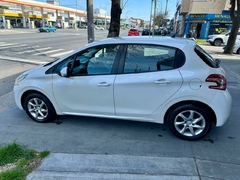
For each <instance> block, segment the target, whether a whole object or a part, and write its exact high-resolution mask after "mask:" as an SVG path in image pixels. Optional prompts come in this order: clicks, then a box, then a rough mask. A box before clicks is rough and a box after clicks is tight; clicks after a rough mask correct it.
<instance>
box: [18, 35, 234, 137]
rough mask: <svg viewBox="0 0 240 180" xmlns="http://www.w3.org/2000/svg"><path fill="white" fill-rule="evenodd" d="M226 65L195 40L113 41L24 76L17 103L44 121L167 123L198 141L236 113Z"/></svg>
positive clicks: (175, 131)
mask: <svg viewBox="0 0 240 180" xmlns="http://www.w3.org/2000/svg"><path fill="white" fill-rule="evenodd" d="M219 63H220V62H219V61H218V60H214V59H213V58H212V57H211V56H210V55H209V54H207V53H206V52H205V51H204V50H203V49H201V48H200V47H199V46H198V45H197V44H196V42H195V41H192V40H187V39H177V38H170V37H154V38H152V37H142V36H140V37H119V38H107V39H103V40H100V41H95V42H93V43H90V44H88V45H87V46H85V47H83V48H80V49H78V50H76V51H74V52H73V53H71V54H69V55H67V56H65V57H63V58H61V59H59V60H57V61H54V62H51V63H48V64H45V65H42V66H39V67H37V68H35V69H32V70H29V71H27V72H25V73H23V74H22V75H20V76H19V77H18V78H17V79H16V81H15V86H14V95H15V101H16V104H17V106H18V107H19V108H20V109H24V110H25V111H26V113H27V114H28V116H29V117H30V118H32V119H33V120H34V121H37V122H48V121H53V120H54V118H55V117H56V115H66V114H68V115H82V116H93V117H101V118H117V119H124V120H137V121H144V122H153V123H167V124H168V126H169V129H170V130H171V131H172V133H173V134H175V135H176V136H177V137H179V138H181V139H185V140H196V139H200V138H202V137H204V136H205V135H206V134H207V133H208V132H209V131H210V129H211V127H212V124H214V125H215V126H222V125H223V124H224V123H225V122H226V120H227V119H228V117H229V114H230V110H231V104H232V99H231V95H230V94H229V92H228V90H227V89H226V86H227V81H226V77H225V72H224V70H223V69H222V68H221V67H220V65H219Z"/></svg>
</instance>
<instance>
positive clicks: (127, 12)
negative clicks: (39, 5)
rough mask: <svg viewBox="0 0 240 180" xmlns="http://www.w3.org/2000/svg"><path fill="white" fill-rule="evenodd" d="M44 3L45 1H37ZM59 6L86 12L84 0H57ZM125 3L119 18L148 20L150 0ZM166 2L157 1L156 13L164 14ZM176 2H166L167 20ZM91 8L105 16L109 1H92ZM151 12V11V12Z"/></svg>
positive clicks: (172, 0) (170, 0)
mask: <svg viewBox="0 0 240 180" xmlns="http://www.w3.org/2000/svg"><path fill="white" fill-rule="evenodd" d="M37 1H41V2H46V0H37ZM58 1H59V2H60V5H61V6H66V7H70V8H75V9H76V4H78V9H80V10H86V0H58ZM126 1H127V3H126V5H125V7H124V9H123V12H122V15H121V18H122V19H124V18H130V17H133V18H141V19H143V20H145V21H149V20H150V9H151V0H123V4H124V3H125V2H126ZM166 1H167V0H157V8H156V9H157V12H161V11H162V12H163V13H165V9H166ZM177 2H178V0H168V8H167V9H168V18H169V19H171V18H173V16H174V13H175V11H176V5H177ZM93 8H94V9H95V8H100V9H105V10H107V15H109V14H110V10H111V0H93ZM152 12H153V11H152Z"/></svg>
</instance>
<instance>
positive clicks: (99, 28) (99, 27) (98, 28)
mask: <svg viewBox="0 0 240 180" xmlns="http://www.w3.org/2000/svg"><path fill="white" fill-rule="evenodd" d="M95 29H96V30H104V28H103V27H102V26H99V25H96V26H95Z"/></svg>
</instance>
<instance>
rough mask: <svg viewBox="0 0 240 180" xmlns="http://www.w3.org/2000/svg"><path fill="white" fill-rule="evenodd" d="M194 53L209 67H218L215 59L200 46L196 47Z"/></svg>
mask: <svg viewBox="0 0 240 180" xmlns="http://www.w3.org/2000/svg"><path fill="white" fill-rule="evenodd" d="M194 51H195V52H196V54H197V55H198V56H199V57H200V58H201V59H202V60H203V61H204V62H205V63H206V64H207V65H209V66H210V67H213V68H217V67H218V65H217V64H216V61H215V60H214V58H213V57H212V56H211V55H210V54H208V53H207V52H206V51H204V50H203V49H202V48H201V47H200V46H198V45H196V47H195V49H194Z"/></svg>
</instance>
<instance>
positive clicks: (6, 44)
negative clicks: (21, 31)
mask: <svg viewBox="0 0 240 180" xmlns="http://www.w3.org/2000/svg"><path fill="white" fill-rule="evenodd" d="M16 44H17V43H2V44H0V47H2V46H12V45H16Z"/></svg>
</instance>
